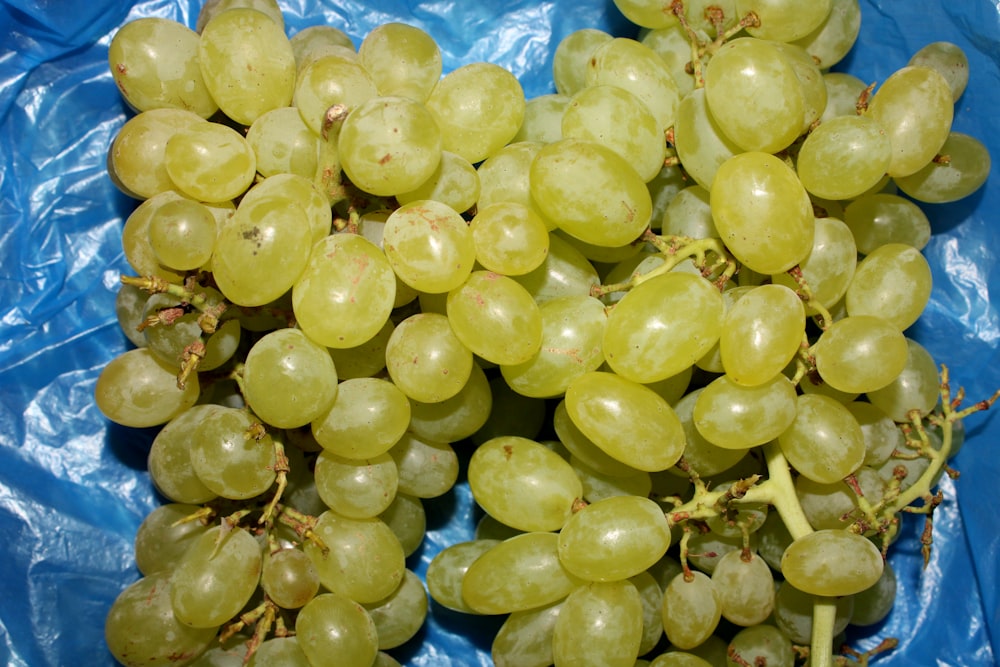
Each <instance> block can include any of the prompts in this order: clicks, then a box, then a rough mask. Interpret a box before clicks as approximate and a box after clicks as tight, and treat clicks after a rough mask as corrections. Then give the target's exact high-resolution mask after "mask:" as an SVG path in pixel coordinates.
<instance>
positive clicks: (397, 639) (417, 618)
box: [364, 570, 428, 650]
mask: <svg viewBox="0 0 1000 667" xmlns="http://www.w3.org/2000/svg"><path fill="white" fill-rule="evenodd" d="M364 606H365V609H367V610H368V614H369V616H371V618H372V621H373V622H374V623H375V629H376V631H377V632H378V647H379V648H380V649H382V650H387V649H392V648H396V647H397V646H401V645H402V644H405V643H406V642H408V641H409V640H410V639H412V638H413V637H414V636H416V634H417V632H419V631H420V628H421V627H422V626H423V624H424V619H425V618H426V617H427V607H428V602H427V591H426V590H425V589H424V583H423V582H422V581H421V580H420V577H418V576H417V575H416V574H414V573H413V572H412V571H410V570H406V572H405V573H404V574H403V581H401V582H400V584H399V587H398V588H397V589H396V590H395V591H393V592H392V593H391V594H390V595H388V596H387V597H385V598H383V599H382V600H379V601H377V602H371V603H368V604H366V605H364Z"/></svg>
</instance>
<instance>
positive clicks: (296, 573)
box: [260, 548, 319, 609]
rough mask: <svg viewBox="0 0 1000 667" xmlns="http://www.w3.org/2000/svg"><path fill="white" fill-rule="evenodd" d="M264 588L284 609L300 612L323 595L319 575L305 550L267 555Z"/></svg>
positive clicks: (263, 579)
mask: <svg viewBox="0 0 1000 667" xmlns="http://www.w3.org/2000/svg"><path fill="white" fill-rule="evenodd" d="M260 585H261V588H263V589H264V592H265V593H267V597H269V598H271V600H272V601H273V602H274V603H275V604H276V605H278V606H279V607H281V608H282V609H299V608H300V607H302V606H303V605H305V604H306V603H307V602H309V600H312V599H313V598H314V597H315V596H316V593H317V592H318V591H319V573H318V572H317V571H316V566H315V565H313V563H312V561H311V560H309V556H307V555H306V554H305V552H304V551H302V550H301V549H298V548H286V549H279V550H278V551H275V552H273V553H268V554H265V555H264V560H263V566H262V569H261V573H260Z"/></svg>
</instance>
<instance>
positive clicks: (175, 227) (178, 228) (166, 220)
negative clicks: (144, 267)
mask: <svg viewBox="0 0 1000 667" xmlns="http://www.w3.org/2000/svg"><path fill="white" fill-rule="evenodd" d="M217 233H218V232H217V230H216V224H215V216H214V215H212V212H211V211H210V210H209V209H208V207H207V206H205V205H204V204H202V203H200V202H196V201H191V200H189V199H174V200H171V201H169V202H166V203H164V204H163V206H161V207H160V208H159V210H158V211H157V215H156V217H154V218H153V219H152V220H150V222H149V245H150V247H151V248H152V250H153V252H154V253H155V254H156V258H157V259H158V260H159V261H160V263H162V264H164V265H166V266H169V267H170V268H172V269H174V270H177V271H190V270H192V269H197V268H198V267H200V266H202V265H203V264H205V263H206V262H208V260H210V259H211V258H212V251H213V250H214V249H215V237H216V234H217Z"/></svg>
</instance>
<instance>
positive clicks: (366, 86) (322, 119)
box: [292, 55, 378, 137]
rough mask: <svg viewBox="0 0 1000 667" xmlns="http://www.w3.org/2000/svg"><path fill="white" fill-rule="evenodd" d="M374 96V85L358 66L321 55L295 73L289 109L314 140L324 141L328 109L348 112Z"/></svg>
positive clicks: (359, 65)
mask: <svg viewBox="0 0 1000 667" xmlns="http://www.w3.org/2000/svg"><path fill="white" fill-rule="evenodd" d="M377 94H378V90H377V88H376V87H375V82H374V81H373V80H372V78H371V75H370V74H369V73H368V71H367V70H366V69H365V68H364V67H362V66H361V64H360V63H358V62H357V61H356V60H354V59H350V58H346V57H344V56H342V55H325V56H321V57H319V58H316V59H315V60H313V61H311V62H309V63H308V64H306V65H304V66H303V67H302V69H301V70H300V71H299V73H298V76H297V77H296V79H295V88H294V94H293V96H292V105H293V106H294V107H295V108H296V109H298V110H299V114H301V115H302V120H303V121H304V122H305V124H306V125H307V126H309V129H310V130H312V131H313V133H315V134H316V136H319V137H325V136H326V135H327V132H326V130H327V129H328V123H329V122H330V119H328V118H327V110H328V109H330V108H331V107H334V106H336V105H342V106H343V109H344V111H347V112H350V111H351V110H352V109H355V108H357V107H359V106H361V105H362V104H364V103H365V102H367V101H368V100H370V99H371V98H373V97H375V96H376V95H377Z"/></svg>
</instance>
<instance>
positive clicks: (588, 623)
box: [552, 581, 643, 667]
mask: <svg viewBox="0 0 1000 667" xmlns="http://www.w3.org/2000/svg"><path fill="white" fill-rule="evenodd" d="M642 629H643V614H642V600H641V599H640V597H639V592H638V590H636V587H635V586H634V585H633V584H632V582H630V581H608V582H590V583H587V584H585V585H582V586H579V587H578V588H576V589H575V590H574V591H573V592H572V593H570V594H569V595H568V596H567V597H566V601H565V602H563V604H562V607H561V609H560V611H559V618H557V619H556V622H555V626H554V627H553V629H552V657H553V660H554V662H555V664H557V665H579V666H581V667H582V666H583V665H595V664H596V665H606V666H607V667H632V665H634V664H635V659H636V658H637V657H638V655H639V646H640V643H641V642H642Z"/></svg>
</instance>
